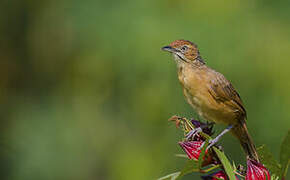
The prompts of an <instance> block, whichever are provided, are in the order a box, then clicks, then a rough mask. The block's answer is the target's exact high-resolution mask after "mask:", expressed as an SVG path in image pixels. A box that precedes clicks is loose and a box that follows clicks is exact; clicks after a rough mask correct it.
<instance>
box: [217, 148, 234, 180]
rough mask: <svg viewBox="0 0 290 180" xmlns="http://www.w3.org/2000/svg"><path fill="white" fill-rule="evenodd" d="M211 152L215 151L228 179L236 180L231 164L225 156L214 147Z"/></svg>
mask: <svg viewBox="0 0 290 180" xmlns="http://www.w3.org/2000/svg"><path fill="white" fill-rule="evenodd" d="M213 150H214V151H215V153H216V154H217V156H218V158H219V160H220V161H221V163H222V165H223V167H224V169H225V171H226V173H227V175H228V177H229V178H230V180H236V177H235V173H234V169H233V167H232V165H231V163H230V162H229V160H228V158H227V157H226V155H225V154H224V153H223V152H221V151H220V150H219V149H218V148H216V147H213Z"/></svg>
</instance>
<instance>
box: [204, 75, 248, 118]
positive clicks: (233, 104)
mask: <svg viewBox="0 0 290 180" xmlns="http://www.w3.org/2000/svg"><path fill="white" fill-rule="evenodd" d="M214 73H215V75H214V76H213V78H212V79H211V82H210V83H209V87H208V91H209V93H210V94H211V96H212V97H213V98H214V99H215V100H216V101H217V102H219V103H224V104H225V105H227V106H228V107H230V108H232V109H233V111H234V112H235V113H236V114H237V116H238V118H246V110H245V108H244V105H243V102H242V100H241V98H240V95H239V94H238V93H237V91H236V90H235V88H234V87H233V85H232V84H231V83H230V82H229V81H228V80H227V79H226V78H225V77H224V76H223V75H222V74H221V73H218V72H214Z"/></svg>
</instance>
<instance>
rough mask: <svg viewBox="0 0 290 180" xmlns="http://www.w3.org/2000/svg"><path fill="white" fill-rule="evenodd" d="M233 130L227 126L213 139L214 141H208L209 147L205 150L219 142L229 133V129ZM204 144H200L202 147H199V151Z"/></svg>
mask: <svg viewBox="0 0 290 180" xmlns="http://www.w3.org/2000/svg"><path fill="white" fill-rule="evenodd" d="M232 128H233V126H232V125H230V126H228V127H227V128H226V129H225V130H223V131H222V132H221V133H220V134H219V135H218V136H217V137H215V138H214V139H212V140H209V145H208V146H207V148H206V149H209V148H210V147H212V146H213V145H215V144H216V143H217V142H218V141H219V140H220V138H221V137H222V136H223V135H224V134H226V133H227V132H229V131H230V130H231V129H232ZM204 144H205V142H203V143H202V145H201V146H200V147H199V149H202V147H203V146H204Z"/></svg>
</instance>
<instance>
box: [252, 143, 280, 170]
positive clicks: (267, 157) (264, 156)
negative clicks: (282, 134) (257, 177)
mask: <svg viewBox="0 0 290 180" xmlns="http://www.w3.org/2000/svg"><path fill="white" fill-rule="evenodd" d="M257 151H258V154H259V157H260V160H261V162H262V164H264V165H265V167H266V168H267V169H268V170H269V171H270V172H271V173H272V174H276V175H280V173H281V165H280V164H279V163H278V162H277V161H276V159H275V158H274V157H273V155H272V153H271V152H270V151H269V149H268V148H267V147H266V146H265V145H262V146H260V147H258V148H257Z"/></svg>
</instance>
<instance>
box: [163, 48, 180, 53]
mask: <svg viewBox="0 0 290 180" xmlns="http://www.w3.org/2000/svg"><path fill="white" fill-rule="evenodd" d="M161 49H162V50H163V51H168V52H171V53H176V49H175V48H173V47H171V46H164V47H163V48H161Z"/></svg>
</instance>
